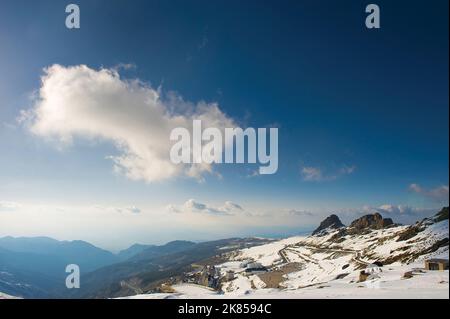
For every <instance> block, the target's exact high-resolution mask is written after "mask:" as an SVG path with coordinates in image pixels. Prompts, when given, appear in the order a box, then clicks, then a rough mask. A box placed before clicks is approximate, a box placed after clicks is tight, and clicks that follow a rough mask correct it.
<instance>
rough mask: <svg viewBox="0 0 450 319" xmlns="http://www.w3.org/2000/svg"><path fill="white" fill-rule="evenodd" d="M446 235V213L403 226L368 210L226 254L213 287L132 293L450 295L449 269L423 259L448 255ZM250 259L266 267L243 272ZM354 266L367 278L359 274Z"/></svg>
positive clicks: (193, 295) (199, 295)
mask: <svg viewBox="0 0 450 319" xmlns="http://www.w3.org/2000/svg"><path fill="white" fill-rule="evenodd" d="M442 212H446V214H447V215H446V216H447V217H445V214H443V213H442ZM378 215H379V214H378ZM374 216H375V215H374ZM443 216H444V218H443ZM367 221H369V222H368V223H367ZM370 221H372V224H371V223H370ZM386 221H387V222H388V223H386ZM355 225H357V226H358V227H356V226H355ZM361 225H363V226H362V227H361ZM448 232H449V231H448V210H443V211H441V212H440V213H439V214H437V215H436V216H434V217H432V218H426V219H424V220H422V221H421V222H417V223H416V224H414V225H410V226H399V225H395V224H393V223H392V221H391V220H386V219H381V216H378V217H377V218H373V216H369V215H367V216H363V217H362V218H361V219H360V220H357V221H355V222H354V223H352V226H351V227H330V228H329V229H321V230H320V232H316V235H311V236H306V237H291V238H287V239H283V240H279V241H275V242H271V243H269V244H265V245H260V246H254V247H251V248H246V249H241V250H238V251H234V252H232V253H230V254H229V255H228V261H227V262H225V263H222V264H219V265H216V266H217V267H219V268H220V271H221V274H222V276H223V277H222V284H221V289H220V290H219V291H211V290H210V289H206V288H204V287H201V286H192V285H187V284H177V285H174V286H173V288H174V290H175V293H171V294H151V295H139V296H134V298H449V284H448V282H449V272H448V270H446V271H426V270H425V269H424V260H425V259H428V258H444V259H448V255H449V246H448V238H449V235H448ZM249 262H256V263H260V264H261V265H263V266H265V267H266V268H267V270H268V271H267V272H259V273H252V272H248V271H246V269H245V267H246V264H248V263H249ZM374 263H376V264H377V265H378V266H376V265H374ZM230 271H231V272H232V273H233V276H234V278H233V279H228V280H227V279H226V278H227V276H226V275H227V273H228V274H229V273H230ZM361 271H364V272H365V273H368V274H369V277H368V278H364V279H361V278H360V274H361Z"/></svg>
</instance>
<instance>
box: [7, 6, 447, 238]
mask: <svg viewBox="0 0 450 319" xmlns="http://www.w3.org/2000/svg"><path fill="white" fill-rule="evenodd" d="M75 3H77V4H79V6H80V9H81V29H79V30H68V29H67V28H66V27H65V25H64V21H65V17H66V14H65V12H64V9H65V6H66V5H67V4H68V3H66V2H65V1H33V2H32V3H30V2H29V1H2V3H1V4H0V120H1V123H0V124H1V126H0V149H1V150H2V152H1V156H0V167H1V169H0V202H3V203H4V205H3V206H4V207H5V208H3V209H2V212H3V217H0V218H2V219H3V221H2V224H3V225H6V226H5V228H3V227H2V226H0V235H8V234H10V233H12V234H13V235H36V234H42V235H53V236H54V237H60V238H66V237H67V238H76V237H83V238H86V239H91V240H93V241H95V242H97V243H99V244H101V245H103V246H111V247H113V246H114V247H117V246H120V245H124V244H125V243H128V242H133V241H146V242H158V241H164V240H168V239H174V238H180V237H189V239H197V238H198V239H204V238H212V237H217V236H227V235H234V234H237V235H243V234H245V235H247V234H250V235H251V234H262V233H275V232H278V233H280V232H281V233H282V232H283V231H282V229H286V232H290V233H292V232H295V231H296V230H297V229H298V230H299V231H301V230H304V229H308V228H311V227H313V225H315V224H316V223H317V222H318V221H320V219H321V218H322V217H323V216H325V215H326V214H327V213H331V212H336V211H337V212H341V211H342V214H343V215H344V219H345V218H346V217H345V216H347V215H346V214H349V215H348V216H349V217H348V218H349V219H350V218H351V216H353V215H352V214H358V213H363V212H364V211H365V210H366V209H368V207H370V208H377V207H380V206H381V205H393V206H395V207H398V205H402V207H408V208H409V209H411V210H414V212H415V213H414V214H411V215H407V216H406V217H405V216H398V219H400V220H405V221H406V220H409V219H414V218H417V217H418V216H419V217H421V216H422V215H423V214H425V211H426V212H428V210H425V209H428V208H432V209H433V208H437V207H440V206H442V205H445V204H447V203H448V175H449V174H448V163H449V157H448V145H449V140H448V133H449V132H448V115H449V114H448V2H447V1H434V2H433V5H425V4H423V3H422V2H419V1H395V3H394V1H376V3H377V4H378V5H379V6H380V8H381V29H379V30H368V29H366V28H365V26H364V20H365V16H366V14H365V12H364V10H365V6H366V5H367V4H368V3H369V2H367V3H366V2H365V1H351V4H350V3H347V2H346V3H345V4H343V3H342V1H281V2H277V3H275V1H273V2H270V1H267V2H266V3H261V2H260V1H244V2H243V1H135V2H133V4H132V5H130V4H129V2H126V1H76V2H75ZM54 64H59V65H61V66H63V67H70V66H78V65H87V66H88V67H89V68H90V69H91V70H94V72H96V71H98V70H99V69H100V68H115V67H118V66H119V65H124V64H132V65H133V67H132V68H124V67H122V68H119V73H120V77H121V79H124V80H126V79H139V80H140V81H142V82H145V83H147V84H148V85H149V86H151V87H152V88H157V87H159V86H161V88H162V92H163V94H165V95H167V94H169V93H168V92H172V91H173V92H176V94H177V95H178V96H181V97H182V98H183V99H184V100H185V101H189V102H191V103H194V104H195V103H198V102H199V101H205V102H206V103H214V102H216V103H217V104H218V106H219V108H220V110H221V111H222V112H223V114H226V116H227V117H228V118H230V119H232V120H233V121H235V122H236V123H238V124H240V125H241V126H245V127H246V126H250V127H267V126H277V127H279V149H280V153H279V161H280V163H279V170H278V172H277V174H275V175H266V176H255V177H250V176H249V175H251V174H252V172H253V170H254V169H255V167H254V166H250V165H215V166H214V172H217V174H220V175H221V176H222V177H221V178H219V177H217V175H216V174H205V176H204V178H205V180H204V181H203V182H199V181H198V180H195V179H190V178H186V177H179V176H175V177H173V178H169V179H165V180H162V181H158V182H148V181H145V180H133V179H130V178H127V177H126V176H124V175H123V174H117V173H114V172H113V164H112V163H111V161H110V160H108V159H106V157H108V156H110V155H113V156H115V155H118V154H120V150H119V149H118V148H117V147H116V145H115V144H114V143H111V141H108V140H107V139H106V140H102V139H86V138H78V137H77V138H75V140H74V143H73V145H71V146H69V147H64V148H63V149H60V148H59V147H58V146H55V145H54V143H52V142H51V141H50V142H49V141H48V140H47V139H46V138H45V136H44V137H43V136H39V135H38V136H36V134H33V133H31V132H30V130H29V129H28V128H27V127H26V125H24V124H23V123H18V122H17V118H18V117H19V115H20V111H21V110H30V109H33V108H34V107H35V100H33V99H31V98H30V96H32V94H33V92H35V94H36V92H39V89H40V88H41V85H42V83H41V77H42V76H43V75H44V68H46V67H49V66H51V65H54ZM124 107H125V106H124ZM308 172H309V173H308ZM311 172H313V173H314V174H313V175H311ZM308 174H309V175H308ZM308 176H309V178H308ZM411 185H416V186H417V187H415V186H413V187H412V186H411ZM445 187H446V188H445ZM189 199H195V203H201V204H203V205H207V206H208V207H210V208H213V207H215V208H217V207H223V205H224V203H225V202H227V201H230V202H233V203H237V204H239V205H240V206H241V207H243V209H244V210H245V211H246V212H248V213H249V214H256V215H259V214H262V215H264V214H268V215H271V216H272V218H274V219H277V216H279V215H277V214H283V213H282V212H286V211H297V212H298V214H297V215H298V218H297V219H296V220H295V222H294V223H293V221H292V219H291V218H292V216H291V217H289V218H288V219H286V220H284V219H283V218H280V225H278V226H274V225H273V229H275V228H276V227H279V229H281V230H278V228H277V230H275V231H273V229H271V226H272V221H268V222H262V221H261V222H255V223H254V224H253V222H251V220H252V219H250V218H249V221H248V223H249V224H245V222H242V221H239V223H242V225H245V227H244V226H243V227H242V230H241V229H240V228H239V227H238V228H239V230H236V231H234V229H235V227H233V225H235V224H234V223H238V222H231V221H228V220H227V221H223V220H214V219H211V220H210V224H207V228H208V229H211V231H209V232H208V231H206V232H204V228H202V227H200V226H198V227H197V224H196V223H198V220H199V219H208V218H210V216H208V217H207V218H206V217H205V218H204V215H207V213H208V212H203V213H200V214H197V215H196V216H201V217H198V218H196V219H195V223H194V224H193V225H188V226H186V224H185V221H184V220H183V221H181V220H180V222H179V226H177V227H178V228H176V227H174V228H173V229H172V228H171V227H170V224H171V221H172V220H175V219H178V218H180V217H179V215H180V214H177V215H176V217H174V215H171V213H167V212H165V211H164V209H162V208H161V207H166V206H167V205H174V206H177V207H185V206H186V205H185V204H186V203H187V202H188V200H189ZM5 203H6V204H5ZM8 203H9V204H8ZM12 203H17V205H12ZM183 203H184V204H183ZM7 204H8V205H7ZM96 205H100V206H102V207H109V208H111V207H116V208H117V207H121V208H122V211H124V210H126V209H125V208H130V207H136V208H137V210H139V213H137V214H138V215H142V216H145V217H138V218H142V221H143V220H144V218H145V220H146V221H147V222H145V223H144V222H143V223H142V224H144V225H145V226H146V227H148V228H147V229H150V232H152V230H153V228H152V227H154V228H155V229H154V230H155V232H152V235H148V234H146V233H148V232H146V231H145V229H142V230H141V231H133V229H134V228H133V227H131V223H130V226H129V227H128V228H126V227H125V228H126V229H127V230H124V231H123V232H124V235H123V236H124V238H126V239H123V240H122V241H121V240H119V239H114V238H110V237H108V236H107V235H106V234H102V236H100V235H98V237H95V236H94V235H93V234H92V233H95V232H96V227H98V224H95V225H92V227H91V226H89V227H88V226H78V227H75V226H73V225H74V223H77V220H78V219H77V215H76V214H77V212H78V211H79V210H89V209H88V208H87V207H93V206H96ZM13 206H14V207H16V206H17V207H21V208H15V209H13V208H12V207H13ZM55 207H59V208H61V207H64V209H66V210H67V211H70V212H71V214H74V216H71V219H70V221H69V220H67V219H64V218H62V217H61V220H60V222H61V223H63V225H64V227H62V229H55V227H56V226H55V225H53V224H52V225H51V226H50V224H51V223H46V222H45V221H46V220H48V219H50V218H51V217H50V216H46V215H45V214H46V213H40V212H41V211H45V212H46V211H50V210H55V209H56V208H55ZM194 207H195V205H194ZM77 208H78V209H77ZM119 210H120V209H119ZM137 210H136V211H137ZM181 210H182V209H181ZM106 211H109V210H108V209H106ZM130 211H132V209H130ZM300 212H304V214H300ZM348 212H351V213H348ZM20 213H23V214H25V215H26V214H31V213H32V214H34V215H33V216H43V217H42V218H40V219H42V220H43V221H42V223H41V224H39V226H34V227H33V225H27V227H25V226H24V225H23V224H21V225H19V223H20V221H21V220H23V222H24V223H26V222H25V221H24V218H25V217H24V216H25V215H23V216H22V217H14V214H16V215H15V216H20ZM97 213H98V212H97ZM42 214H44V215H42ZM49 214H50V213H49ZM92 214H93V215H95V213H92ZM99 214H100V213H99ZM101 214H102V217H101V218H105V219H109V218H110V217H108V213H105V214H104V215H103V212H102V213H101ZM154 214H156V215H157V216H163V217H161V219H164V220H166V222H165V223H163V222H161V225H158V226H152V223H151V221H154V220H155V217H154V216H155V215H154ZM421 214H422V215H421ZM134 215H136V213H134ZM297 215H296V216H297ZM26 216H28V215H26ZM21 218H22V219H21ZM36 218H38V217H36ZM99 218H100V217H99ZM123 218H124V220H125V218H128V217H126V216H125V217H123ZM130 218H136V217H135V216H132V217H130ZM158 218H159V217H158ZM395 218H396V216H395V214H394V219H395ZM112 219H114V218H112ZM255 219H256V217H255ZM95 220H96V221H98V219H95ZM270 220H271V219H270ZM65 223H67V225H66V224H65ZM71 223H72V224H71ZM86 223H89V222H86ZM111 223H112V222H111ZM117 223H119V224H122V223H123V222H122V220H121V219H120V221H118V222H117ZM138 224H139V223H138ZM46 225H49V226H48V227H47V226H46ZM70 225H72V226H73V227H72V228H71V229H73V231H69V230H68V228H70ZM84 225H85V224H84ZM96 225H97V226H96ZM224 225H225V226H226V225H228V228H227V227H225V226H224ZM183 226H185V227H183ZM222 226H223V227H222ZM114 227H117V228H118V227H119V226H118V225H116V226H114ZM165 227H167V228H165ZM283 227H284V228H283ZM2 228H3V229H2ZM156 228H157V229H156ZM175 228H176V229H175ZM218 229H220V230H221V231H219V230H218ZM162 230H165V231H164V234H165V235H164V236H162V235H161V234H160V233H161V232H163V231H162ZM44 233H45V234H44ZM133 233H138V234H139V235H136V236H133V235H132V234H133Z"/></svg>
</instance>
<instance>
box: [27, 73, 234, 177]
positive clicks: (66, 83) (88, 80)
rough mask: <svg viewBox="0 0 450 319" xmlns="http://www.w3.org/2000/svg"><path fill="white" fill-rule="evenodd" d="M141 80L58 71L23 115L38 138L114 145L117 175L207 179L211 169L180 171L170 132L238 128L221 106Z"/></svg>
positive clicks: (184, 167) (197, 167)
mask: <svg viewBox="0 0 450 319" xmlns="http://www.w3.org/2000/svg"><path fill="white" fill-rule="evenodd" d="M168 96H169V97H168V98H166V99H163V98H161V90H160V89H154V88H152V87H151V86H150V85H148V84H146V83H143V82H141V81H139V80H125V79H122V78H121V77H120V75H119V73H118V71H117V69H100V70H94V69H92V68H89V67H87V66H85V65H78V66H71V67H65V66H61V65H53V66H51V67H49V68H46V69H45V70H44V75H43V76H42V83H41V87H40V89H39V91H38V94H37V98H36V99H35V101H34V105H33V107H32V109H30V110H27V111H24V112H23V113H22V115H23V116H22V117H21V118H22V120H25V121H26V123H27V124H28V126H29V129H30V130H31V132H32V133H34V134H35V135H37V136H41V137H45V138H49V139H51V140H56V141H57V142H59V143H61V144H63V145H70V144H71V143H72V141H73V139H74V138H76V137H81V138H86V139H102V140H106V141H110V142H112V143H114V145H115V146H116V147H117V149H118V150H119V151H120V155H118V156H111V157H109V158H110V159H112V161H113V163H114V167H115V169H116V170H117V171H119V172H122V173H123V174H125V175H126V176H127V177H129V178H130V179H132V180H144V181H147V182H154V181H160V180H164V179H167V178H171V177H175V176H179V175H185V176H191V177H196V178H201V177H202V175H203V173H205V172H211V170H212V168H211V166H209V165H206V164H197V165H195V166H194V165H174V164H173V163H172V162H171V161H170V157H169V152H170V147H171V145H172V144H171V143H170V140H169V138H170V132H171V130H172V129H173V128H175V127H185V128H187V129H188V130H192V120H193V119H199V120H202V125H203V127H204V128H206V127H217V128H221V129H223V128H225V127H233V126H234V125H233V120H232V119H231V118H229V117H227V116H226V115H225V114H224V113H223V112H222V111H221V110H220V109H219V107H218V105H217V104H215V103H209V104H208V103H205V102H199V103H197V104H193V103H188V102H185V101H183V99H182V98H181V97H179V96H176V95H175V94H169V95H168Z"/></svg>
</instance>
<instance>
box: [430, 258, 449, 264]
mask: <svg viewBox="0 0 450 319" xmlns="http://www.w3.org/2000/svg"><path fill="white" fill-rule="evenodd" d="M425 262H428V263H448V259H440V258H432V259H427V260H425Z"/></svg>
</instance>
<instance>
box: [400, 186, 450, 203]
mask: <svg viewBox="0 0 450 319" xmlns="http://www.w3.org/2000/svg"><path fill="white" fill-rule="evenodd" d="M408 189H409V190H410V191H411V192H414V193H416V194H420V195H422V196H424V197H427V198H430V199H432V200H434V201H437V202H444V201H447V202H448V196H449V189H448V185H442V186H439V187H436V188H433V189H426V188H423V187H422V186H420V185H419V184H411V185H409V187H408Z"/></svg>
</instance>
